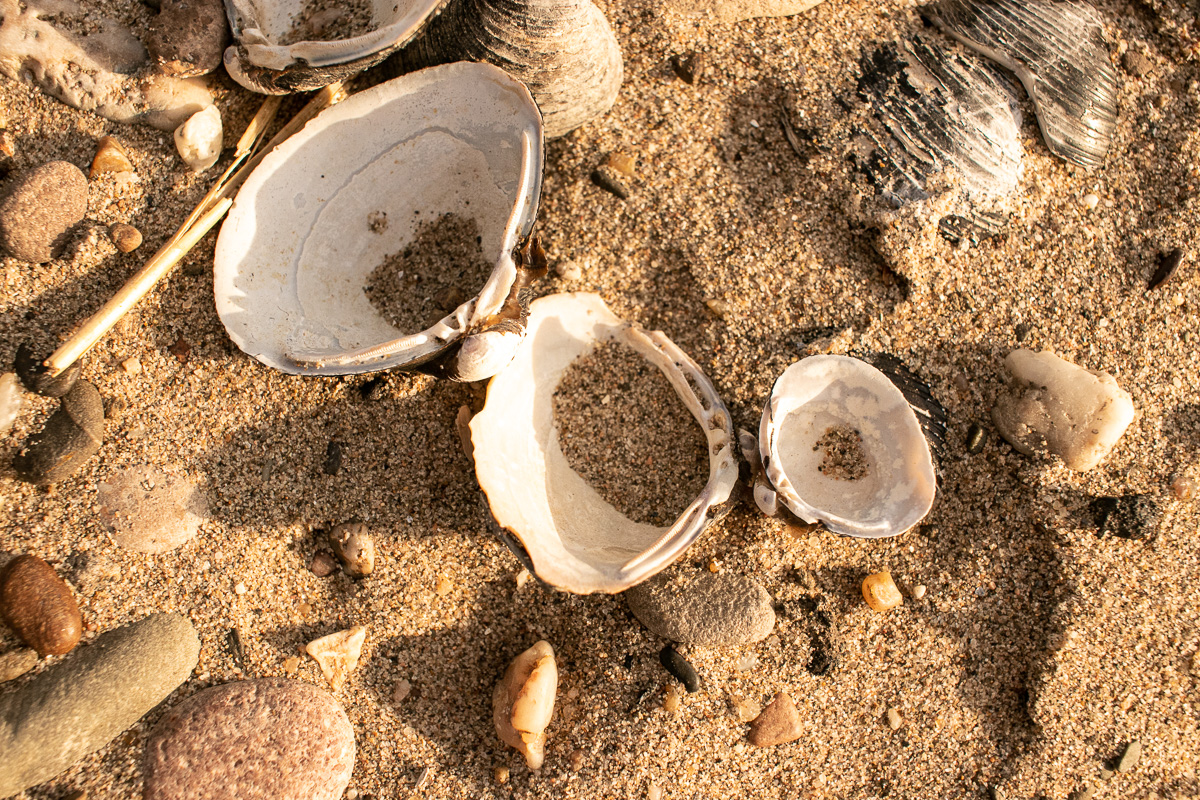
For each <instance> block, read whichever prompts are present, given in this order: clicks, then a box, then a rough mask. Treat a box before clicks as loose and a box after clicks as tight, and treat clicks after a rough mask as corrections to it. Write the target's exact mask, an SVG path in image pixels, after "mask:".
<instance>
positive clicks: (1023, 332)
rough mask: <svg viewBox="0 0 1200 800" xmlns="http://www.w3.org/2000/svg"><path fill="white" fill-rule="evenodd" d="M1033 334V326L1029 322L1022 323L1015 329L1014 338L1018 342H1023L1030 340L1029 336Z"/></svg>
mask: <svg viewBox="0 0 1200 800" xmlns="http://www.w3.org/2000/svg"><path fill="white" fill-rule="evenodd" d="M1032 332H1033V326H1032V325H1030V324H1029V323H1028V322H1022V323H1020V324H1018V325H1017V327H1016V328H1014V329H1013V337H1014V338H1015V339H1016V340H1017V341H1018V342H1023V341H1025V339H1026V338H1028V336H1029V334H1030V333H1032Z"/></svg>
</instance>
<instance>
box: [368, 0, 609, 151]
mask: <svg viewBox="0 0 1200 800" xmlns="http://www.w3.org/2000/svg"><path fill="white" fill-rule="evenodd" d="M393 61H394V63H392V64H389V66H390V67H392V68H393V69H395V70H397V71H399V72H407V71H410V70H413V69H418V68H421V67H427V66H431V65H434V64H445V63H448V62H452V61H481V62H485V63H489V64H495V65H496V66H497V67H501V68H502V69H504V70H505V71H506V72H508V73H509V74H510V75H512V76H513V77H514V78H516V79H517V80H519V81H521V82H522V83H524V84H525V85H526V86H528V87H529V91H530V92H531V93H532V94H533V99H534V100H536V101H537V104H538V108H540V109H541V111H542V117H543V119H544V120H545V125H546V137H547V138H550V139H553V138H555V137H557V136H562V135H564V134H566V133H569V132H570V131H572V130H574V129H575V128H578V127H579V126H580V125H582V124H584V123H585V122H587V121H588V120H590V119H592V118H593V117H597V116H599V115H601V114H603V113H604V112H606V111H608V109H610V108H612V105H613V103H614V102H616V99H617V93H618V91H620V88H621V81H622V79H623V77H624V66H623V64H622V61H621V48H620V47H619V46H618V44H617V39H616V36H615V35H614V34H613V30H612V27H611V26H610V25H609V24H608V19H607V18H606V17H605V16H604V12H602V11H601V10H600V9H599V8H597V7H596V5H595V4H594V3H592V2H591V0H450V2H449V3H448V4H447V5H446V8H445V10H444V11H442V13H441V14H440V15H438V17H437V18H436V19H433V20H431V21H430V22H429V23H428V24H427V25H426V26H425V27H424V29H422V30H421V32H420V33H419V34H418V35H417V36H416V38H414V39H413V41H412V42H411V43H410V44H408V45H407V46H405V48H404V49H403V50H402V51H401V52H400V53H398V54H397V56H396V58H395V59H393Z"/></svg>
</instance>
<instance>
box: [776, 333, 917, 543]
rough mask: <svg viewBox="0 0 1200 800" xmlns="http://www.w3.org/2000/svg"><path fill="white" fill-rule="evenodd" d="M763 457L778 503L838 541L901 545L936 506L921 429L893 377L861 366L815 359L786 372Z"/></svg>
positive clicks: (838, 358)
mask: <svg viewBox="0 0 1200 800" xmlns="http://www.w3.org/2000/svg"><path fill="white" fill-rule="evenodd" d="M759 448H760V453H761V457H762V461H763V465H764V467H765V470H766V475H767V477H768V479H769V480H770V483H771V485H772V486H773V487H774V490H775V492H777V494H778V499H779V500H780V501H782V502H783V504H784V505H785V506H787V508H788V509H790V510H791V511H792V513H794V514H795V515H796V516H798V517H800V518H801V519H803V520H805V521H806V522H821V523H823V524H824V525H825V527H826V528H828V529H829V530H831V531H833V532H835V533H842V534H847V535H849V536H858V537H863V538H879V537H884V536H895V535H897V534H900V533H903V532H904V531H906V530H908V529H909V528H911V527H913V526H914V525H916V524H917V523H918V522H919V521H920V520H921V519H922V518H923V517H924V516H925V515H926V514H927V513H929V509H930V508H931V507H932V506H933V499H934V495H935V493H936V489H937V476H936V473H935V471H934V463H933V455H932V453H931V452H930V449H929V444H928V442H927V441H926V438H925V434H924V432H923V431H922V428H921V423H920V421H919V420H918V418H917V415H916V413H915V412H914V411H913V409H912V407H911V406H910V405H909V402H908V400H907V399H906V398H905V396H904V393H903V392H902V391H901V390H900V389H899V388H898V387H897V386H896V385H895V384H894V383H893V382H892V381H891V380H890V379H889V378H888V376H887V375H886V374H884V373H883V372H882V371H880V370H879V369H878V368H876V367H874V366H872V365H870V364H868V363H867V362H865V361H862V360H860V359H857V358H852V357H850V356H836V355H821V356H811V357H809V358H804V359H801V360H800V361H797V362H796V363H794V364H792V365H791V366H790V367H788V368H787V369H786V370H784V373H783V374H782V375H781V376H780V377H779V379H778V380H777V381H776V382H775V387H774V389H772V391H771V396H770V399H769V400H768V401H767V407H766V410H765V411H764V412H763V417H762V424H761V427H760V429H759ZM757 494H758V492H757V491H756V498H757Z"/></svg>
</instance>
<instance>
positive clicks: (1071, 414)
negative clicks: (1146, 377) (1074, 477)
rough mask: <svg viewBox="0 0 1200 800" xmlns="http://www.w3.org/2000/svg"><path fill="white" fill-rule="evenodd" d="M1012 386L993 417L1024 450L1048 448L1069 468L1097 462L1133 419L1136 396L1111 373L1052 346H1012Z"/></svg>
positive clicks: (1030, 452)
mask: <svg viewBox="0 0 1200 800" xmlns="http://www.w3.org/2000/svg"><path fill="white" fill-rule="evenodd" d="M1004 366H1005V368H1006V369H1007V370H1008V373H1009V375H1010V378H1011V379H1010V381H1009V387H1008V390H1007V391H1006V392H1005V393H1004V394H1002V395H1000V396H999V397H998V398H996V405H995V407H994V408H993V409H992V420H993V421H994V422H995V423H996V427H997V428H999V430H1000V435H1002V436H1003V437H1004V438H1005V439H1007V440H1008V441H1009V442H1010V443H1011V444H1012V446H1013V447H1015V448H1017V450H1019V451H1021V452H1022V453H1025V454H1026V455H1035V454H1039V453H1043V452H1046V451H1049V452H1051V453H1053V454H1055V455H1057V456H1060V457H1061V458H1062V460H1063V462H1064V463H1065V464H1066V465H1067V468H1068V469H1072V470H1076V471H1080V472H1082V471H1084V470H1089V469H1091V468H1092V467H1095V466H1096V465H1097V464H1099V463H1100V462H1101V461H1102V460H1103V459H1104V457H1105V456H1106V455H1108V452H1109V451H1110V450H1112V448H1113V446H1114V445H1116V443H1117V440H1118V439H1120V438H1121V434H1123V433H1124V432H1125V429H1126V428H1127V427H1129V423H1130V422H1132V421H1133V417H1134V408H1133V399H1132V398H1131V397H1130V396H1129V393H1128V392H1126V391H1125V390H1124V389H1122V388H1121V387H1120V386H1118V385H1117V381H1116V379H1115V378H1113V376H1112V375H1109V374H1108V373H1107V372H1096V371H1095V370H1089V369H1084V368H1083V367H1079V366H1076V365H1075V364H1072V363H1071V362H1070V361H1066V360H1064V359H1062V358H1059V357H1058V356H1056V355H1055V354H1054V353H1051V352H1050V351H1043V352H1041V353H1034V352H1032V351H1030V350H1014V351H1012V352H1011V353H1009V354H1008V357H1007V358H1005V359H1004Z"/></svg>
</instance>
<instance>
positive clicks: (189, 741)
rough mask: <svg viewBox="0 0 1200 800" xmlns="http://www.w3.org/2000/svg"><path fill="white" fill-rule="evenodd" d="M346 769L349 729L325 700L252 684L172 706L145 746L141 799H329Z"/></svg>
mask: <svg viewBox="0 0 1200 800" xmlns="http://www.w3.org/2000/svg"><path fill="white" fill-rule="evenodd" d="M353 769H354V729H353V728H352V727H351V726H350V720H349V719H348V718H347V717H346V712H345V711H343V710H342V707H341V706H340V705H339V704H338V702H337V700H335V699H334V698H333V695H331V694H329V693H328V692H325V691H323V690H321V689H318V688H317V687H315V686H313V685H311V684H308V683H303V682H301V681H293V680H287V679H286V678H260V679H257V680H251V681H239V682H237V683H226V684H224V685H221V686H214V687H213V688H211V689H205V690H204V691H202V692H199V693H197V694H195V695H193V696H192V697H189V698H188V699H187V700H185V701H183V702H182V703H180V704H179V705H178V706H176V707H175V708H173V709H172V710H171V712H170V713H169V714H167V716H166V717H164V718H163V719H162V721H161V722H160V723H159V724H158V727H157V728H155V730H154V733H153V734H152V735H151V737H150V741H149V742H148V743H147V746H146V762H145V773H146V783H145V788H144V790H143V800H175V799H176V798H179V800H183V798H195V797H203V798H207V800H234V799H235V798H236V799H237V800H255V798H263V799H264V800H267V798H270V800H278V798H288V797H296V798H300V797H303V798H306V800H336V798H339V797H341V796H342V792H343V791H345V789H346V784H348V783H349V782H350V773H351V771H352V770H353Z"/></svg>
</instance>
